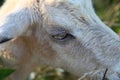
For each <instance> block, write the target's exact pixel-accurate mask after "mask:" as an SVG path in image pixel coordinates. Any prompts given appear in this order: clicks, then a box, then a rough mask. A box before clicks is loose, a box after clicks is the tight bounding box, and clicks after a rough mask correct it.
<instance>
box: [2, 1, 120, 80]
mask: <svg viewBox="0 0 120 80" xmlns="http://www.w3.org/2000/svg"><path fill="white" fill-rule="evenodd" d="M0 43H1V44H0V58H1V59H2V61H3V64H4V66H6V67H10V68H13V69H16V71H15V72H14V73H13V74H12V75H11V76H10V77H9V79H10V80H25V79H26V77H27V76H28V75H29V73H30V72H31V71H32V70H33V69H34V68H35V67H36V66H39V65H40V64H46V65H49V66H52V67H54V68H62V69H64V70H66V71H68V72H70V73H72V74H73V75H76V76H78V77H81V78H80V79H84V77H89V78H90V79H92V80H96V79H97V78H98V79H99V80H101V79H102V78H103V76H104V73H105V70H106V69H107V73H106V78H108V79H109V80H120V77H119V76H120V37H119V36H118V35H117V34H116V33H115V32H113V31H112V30H111V29H110V28H109V27H108V26H107V25H105V24H104V23H103V22H102V21H101V20H100V19H99V17H98V16H97V15H96V14H95V11H94V9H93V6H92V1H91V0H6V2H5V3H4V5H3V6H2V7H1V9H0Z"/></svg>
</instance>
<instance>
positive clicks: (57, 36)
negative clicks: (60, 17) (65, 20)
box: [52, 33, 68, 40]
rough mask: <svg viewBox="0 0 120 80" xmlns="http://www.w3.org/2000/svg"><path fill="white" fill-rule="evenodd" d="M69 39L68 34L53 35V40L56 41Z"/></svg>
mask: <svg viewBox="0 0 120 80" xmlns="http://www.w3.org/2000/svg"><path fill="white" fill-rule="evenodd" d="M67 37H68V34H67V33H61V34H56V35H52V38H54V39H56V40H64V39H66V38H67Z"/></svg>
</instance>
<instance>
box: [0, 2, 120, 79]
mask: <svg viewBox="0 0 120 80" xmlns="http://www.w3.org/2000/svg"><path fill="white" fill-rule="evenodd" d="M3 1H4V0H0V5H1V4H2V3H3ZM93 1H94V7H95V10H96V13H97V14H98V15H99V17H100V18H101V19H102V21H103V22H104V23H105V24H107V25H109V26H110V27H111V28H112V29H113V30H114V31H115V32H117V33H118V34H119V35H120V0H93ZM13 71H14V70H9V69H8V70H6V69H0V80H1V79H4V78H5V77H6V76H8V75H9V74H10V73H12V72H13ZM35 72H36V73H37V76H36V79H35V80H76V79H75V77H73V76H71V75H70V74H68V73H67V72H61V71H59V70H56V69H52V68H50V67H44V68H36V70H35Z"/></svg>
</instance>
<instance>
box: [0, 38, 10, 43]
mask: <svg viewBox="0 0 120 80" xmlns="http://www.w3.org/2000/svg"><path fill="white" fill-rule="evenodd" d="M11 39H12V38H2V39H1V40H0V44H2V43H5V42H8V41H10V40H11Z"/></svg>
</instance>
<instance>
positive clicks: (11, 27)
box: [0, 4, 38, 43]
mask: <svg viewBox="0 0 120 80" xmlns="http://www.w3.org/2000/svg"><path fill="white" fill-rule="evenodd" d="M13 5H14V4H13ZM2 10H4V9H3V8H2ZM0 12H2V11H0ZM37 15H38V14H37ZM37 15H36V13H35V12H34V10H32V9H30V8H28V7H25V8H20V9H18V8H17V9H14V10H13V11H10V12H7V14H4V15H3V14H2V15H0V43H2V42H6V41H8V40H10V39H12V38H16V37H18V36H20V35H22V34H23V33H24V32H26V30H27V29H28V27H29V26H31V25H32V24H33V23H35V22H36V21H38V20H36V19H38V17H37Z"/></svg>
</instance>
